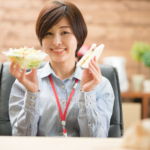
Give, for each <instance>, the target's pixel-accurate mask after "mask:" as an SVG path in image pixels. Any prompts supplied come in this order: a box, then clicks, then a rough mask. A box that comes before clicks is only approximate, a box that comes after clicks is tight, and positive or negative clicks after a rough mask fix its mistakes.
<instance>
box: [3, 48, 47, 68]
mask: <svg viewBox="0 0 150 150" xmlns="http://www.w3.org/2000/svg"><path fill="white" fill-rule="evenodd" d="M3 54H5V55H6V56H7V57H8V58H9V59H10V61H11V62H12V61H13V62H14V63H15V64H17V63H18V64H19V67H20V69H24V68H26V69H35V68H38V67H39V65H40V63H41V61H42V60H43V59H44V58H46V56H47V54H46V53H43V52H42V51H41V50H35V49H34V48H28V47H26V46H25V47H24V48H22V47H21V48H20V49H12V48H10V49H9V51H7V52H3Z"/></svg>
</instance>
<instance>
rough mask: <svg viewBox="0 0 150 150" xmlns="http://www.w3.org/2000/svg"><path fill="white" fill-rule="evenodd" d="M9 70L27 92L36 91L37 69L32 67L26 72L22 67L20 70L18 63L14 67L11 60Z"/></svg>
mask: <svg viewBox="0 0 150 150" xmlns="http://www.w3.org/2000/svg"><path fill="white" fill-rule="evenodd" d="M9 72H10V74H11V75H13V76H14V77H15V78H16V79H18V81H19V82H20V83H21V84H23V85H24V86H25V88H26V89H27V90H28V91H29V92H33V93H36V92H38V78H37V69H32V70H31V72H29V73H26V69H23V71H21V70H20V68H19V64H16V67H14V62H12V63H11V65H10V69H9Z"/></svg>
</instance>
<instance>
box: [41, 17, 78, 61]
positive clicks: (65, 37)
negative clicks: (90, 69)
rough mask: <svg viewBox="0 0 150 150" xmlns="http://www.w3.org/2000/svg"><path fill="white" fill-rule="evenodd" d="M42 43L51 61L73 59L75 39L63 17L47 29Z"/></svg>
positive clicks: (75, 45)
mask: <svg viewBox="0 0 150 150" xmlns="http://www.w3.org/2000/svg"><path fill="white" fill-rule="evenodd" d="M42 45H43V50H44V51H45V52H46V53H47V54H49V56H50V58H51V61H55V62H63V61H75V51H76V49H77V39H76V37H75V35H74V34H73V31H72V29H71V26H70V24H69V22H68V20H67V19H66V18H65V17H64V18H62V19H61V20H60V21H59V22H58V23H57V24H56V25H54V26H53V27H52V28H51V29H49V30H48V32H47V33H46V35H45V37H44V38H43V39H42Z"/></svg>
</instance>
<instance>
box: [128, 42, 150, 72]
mask: <svg viewBox="0 0 150 150" xmlns="http://www.w3.org/2000/svg"><path fill="white" fill-rule="evenodd" d="M149 50H150V46H149V45H148V44H147V43H144V42H135V43H134V44H133V46H132V48H131V55H132V57H133V59H134V60H135V61H138V62H139V65H138V73H141V63H142V62H143V55H144V54H145V53H146V52H147V51H149Z"/></svg>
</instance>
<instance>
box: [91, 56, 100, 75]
mask: <svg viewBox="0 0 150 150" xmlns="http://www.w3.org/2000/svg"><path fill="white" fill-rule="evenodd" d="M91 63H92V65H93V66H94V67H95V69H96V70H97V71H98V72H100V69H99V65H98V62H95V60H93V59H92V60H91Z"/></svg>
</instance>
